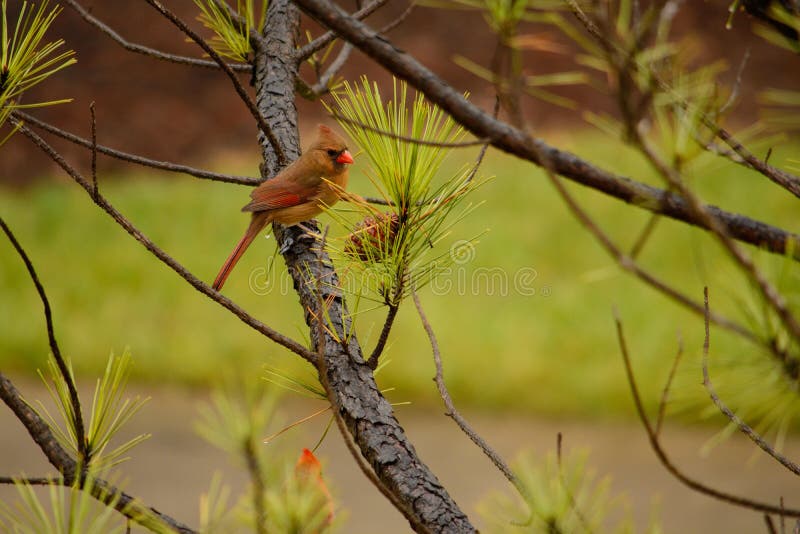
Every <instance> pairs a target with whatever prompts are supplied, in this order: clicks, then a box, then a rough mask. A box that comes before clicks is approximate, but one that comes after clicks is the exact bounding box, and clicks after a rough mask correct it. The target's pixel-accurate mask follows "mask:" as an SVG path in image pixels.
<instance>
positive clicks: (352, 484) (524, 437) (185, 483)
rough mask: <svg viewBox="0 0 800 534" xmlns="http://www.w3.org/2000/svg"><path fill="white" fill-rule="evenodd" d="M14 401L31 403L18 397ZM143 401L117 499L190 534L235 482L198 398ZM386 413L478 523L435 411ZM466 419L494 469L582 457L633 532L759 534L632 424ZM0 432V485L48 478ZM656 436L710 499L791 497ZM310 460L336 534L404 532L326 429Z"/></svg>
mask: <svg viewBox="0 0 800 534" xmlns="http://www.w3.org/2000/svg"><path fill="white" fill-rule="evenodd" d="M22 389H23V391H28V392H30V391H32V388H31V387H30V386H28V387H26V385H23V386H22ZM34 391H35V390H34ZM36 393H37V394H38V393H40V391H36ZM147 394H148V395H150V396H151V397H152V400H151V401H150V403H149V404H148V405H147V406H146V407H145V409H144V410H143V412H142V413H140V414H139V415H138V416H137V417H136V418H135V419H134V421H132V422H131V429H130V430H131V432H135V433H139V432H150V433H152V434H153V436H152V438H150V439H149V440H148V441H146V442H145V443H144V444H142V445H140V446H139V447H138V448H136V449H135V450H134V451H133V456H134V458H133V459H132V460H130V461H129V462H128V463H126V464H124V472H125V474H126V476H127V477H128V481H127V483H126V484H125V487H126V488H127V489H128V490H129V491H131V492H132V493H134V494H136V495H139V496H140V497H142V498H143V499H144V500H145V501H147V502H148V503H149V504H151V505H154V506H156V507H157V508H159V509H160V510H163V511H164V512H167V513H169V514H170V515H172V516H173V517H176V518H179V519H181V520H182V521H184V522H186V523H189V524H192V525H196V524H197V502H198V496H199V494H200V493H201V492H203V491H205V490H206V489H207V488H208V484H209V481H210V479H211V476H212V474H213V473H214V472H215V471H222V472H223V473H224V475H225V481H226V482H227V483H228V484H230V485H231V486H232V487H233V488H236V487H240V485H241V484H242V483H243V482H244V480H245V479H244V476H243V474H242V472H241V470H240V469H238V468H237V467H236V466H231V464H230V462H229V461H228V459H227V458H226V456H225V454H223V453H220V452H219V451H216V450H215V449H213V448H212V447H210V446H209V445H207V444H206V443H205V442H204V441H202V440H201V439H200V438H198V437H197V436H196V434H195V433H194V431H193V429H192V424H193V421H194V420H195V418H196V407H197V403H198V401H199V400H200V397H199V396H197V395H190V394H186V393H181V392H174V391H151V392H148V393H147ZM87 398H88V397H87ZM283 406H284V408H283V412H284V416H285V418H286V419H287V420H289V421H291V420H293V419H295V418H299V417H302V416H304V415H307V414H309V413H311V412H313V411H315V410H316V409H318V408H319V406H320V404H319V403H318V402H317V403H314V402H311V401H308V402H306V401H303V400H295V399H292V400H291V402H285V403H284V405H283ZM398 412H399V416H400V419H401V421H402V423H403V425H404V426H405V428H406V430H407V432H408V434H409V435H410V437H411V439H412V441H413V442H414V444H415V446H416V448H417V451H418V452H419V454H420V455H421V457H422V458H423V459H424V460H425V461H426V462H427V463H428V465H429V466H430V467H431V468H432V470H433V471H434V472H435V473H436V474H437V476H439V478H440V480H441V481H442V482H443V483H444V485H445V486H446V487H447V488H448V489H449V490H450V491H451V493H452V494H453V496H454V497H455V499H456V501H457V502H458V503H459V504H460V505H461V506H462V507H463V508H464V509H465V511H467V513H469V514H470V515H471V516H474V517H475V519H476V520H478V518H477V515H476V514H475V505H476V503H477V502H478V501H480V500H481V499H482V497H484V496H485V495H486V493H487V492H488V491H491V490H495V489H497V490H504V491H505V490H507V489H508V484H507V483H506V482H505V480H504V479H503V478H502V476H501V475H500V474H499V473H498V472H497V471H496V470H494V469H493V468H492V466H491V464H490V463H489V462H488V460H486V459H485V458H484V457H483V456H482V455H481V454H480V452H479V451H478V450H477V449H476V448H475V446H474V445H473V444H472V443H471V442H470V441H469V440H467V439H466V438H465V437H464V436H463V435H461V434H460V432H459V431H458V429H457V428H456V427H455V425H454V424H453V423H452V422H451V421H450V420H449V419H447V418H445V417H444V416H442V415H441V412H440V411H424V410H421V409H415V408H409V407H400V408H398ZM467 416H468V417H469V419H470V420H471V421H472V423H473V424H474V426H475V427H476V428H477V429H478V430H479V431H480V432H481V433H482V434H483V436H484V437H485V438H486V439H488V440H489V441H490V442H491V443H492V444H493V445H494V446H495V447H496V448H497V449H498V450H499V451H500V452H501V453H503V454H504V455H506V457H513V455H514V454H515V453H516V452H517V451H520V450H522V449H529V450H533V451H534V452H535V453H538V454H543V453H545V452H547V451H552V450H553V449H554V446H555V439H556V433H557V432H562V434H563V435H564V446H565V450H566V451H568V450H569V449H570V448H576V447H590V448H591V454H590V457H589V463H590V465H591V466H593V467H594V468H595V469H596V471H597V473H598V475H599V476H605V475H610V476H611V477H612V479H613V483H612V490H613V492H614V493H618V492H625V493H627V495H628V498H629V501H630V503H631V509H632V510H633V513H634V516H635V518H636V520H637V526H639V527H642V526H644V525H646V524H647V520H648V518H649V516H650V513H651V510H652V509H653V503H654V502H657V503H660V505H659V509H660V515H661V518H662V520H663V524H664V527H665V530H666V532H679V533H691V532H697V533H706V532H765V529H764V522H763V519H762V517H761V516H760V515H758V514H755V513H751V512H745V511H741V510H738V509H734V508H732V507H729V506H725V505H722V504H718V503H716V502H714V501H712V500H711V499H709V498H707V497H704V496H702V495H699V494H696V493H693V492H690V491H688V490H685V489H684V488H683V486H681V485H680V484H679V483H678V482H676V481H675V480H674V479H673V478H671V477H670V476H669V475H668V474H666V472H665V471H664V469H663V468H662V467H661V466H660V465H659V464H658V462H657V460H656V458H655V456H654V455H653V453H652V452H651V450H650V448H649V446H648V445H647V442H646V440H645V438H644V434H643V432H642V431H641V429H640V428H639V427H638V426H635V425H633V424H610V423H606V424H598V423H592V422H588V423H587V422H576V421H563V422H557V421H552V420H542V419H537V418H535V417H518V416H515V417H504V416H496V415H487V414H477V413H472V414H467ZM317 419H318V420H316V421H313V422H312V423H310V424H307V425H304V426H303V427H301V428H298V429H296V430H293V431H291V432H289V433H287V434H286V435H284V437H282V438H281V440H283V442H284V444H285V445H286V446H287V447H289V448H290V449H296V450H297V451H298V452H299V450H300V448H302V447H304V446H311V445H313V444H314V442H315V441H316V439H317V437H318V436H319V435H320V432H321V429H322V427H323V426H324V425H325V423H326V420H325V418H324V417H320V418H317ZM0 429H2V430H0V474H3V475H7V474H17V473H20V472H24V473H26V474H28V475H40V474H44V473H45V472H48V471H49V469H48V466H47V465H46V464H45V462H44V461H43V460H42V455H41V454H40V453H39V451H38V449H36V448H35V446H34V445H33V443H32V442H31V440H30V439H29V438H28V436H27V434H26V433H25V431H24V429H23V427H22V426H21V424H20V423H19V422H16V421H15V420H14V419H13V417H12V416H11V415H10V412H8V410H5V409H3V410H0ZM665 436H666V439H665V443H666V444H667V447H668V450H669V451H670V454H671V455H672V457H673V459H674V461H675V462H676V463H677V464H678V465H680V466H681V467H683V468H685V470H686V471H687V472H688V473H691V474H693V475H694V476H696V477H698V478H700V479H701V480H705V481H707V482H709V483H712V484H713V485H715V486H716V487H718V488H720V489H724V490H727V491H730V492H734V493H740V494H746V495H750V496H754V497H758V498H760V499H762V500H769V501H771V502H777V501H778V498H779V497H780V496H781V495H783V496H785V497H786V498H787V501H788V503H787V504H789V505H791V503H792V501H793V498H792V497H793V496H794V495H796V493H795V492H796V490H797V488H798V484H797V479H796V478H794V477H792V476H789V475H787V474H786V473H785V471H782V470H781V469H779V468H777V467H776V466H775V465H774V462H772V461H768V460H766V459H764V458H761V457H759V458H757V459H754V455H753V452H752V447H750V445H749V444H748V443H746V442H745V441H744V440H743V439H740V438H738V436H737V437H735V438H734V439H732V440H730V441H728V442H727V443H725V444H724V445H722V446H720V447H717V448H715V449H714V450H713V451H712V453H711V454H710V455H709V456H708V457H705V458H704V457H702V456H701V455H700V453H699V452H698V451H699V449H700V447H701V446H702V444H703V443H705V442H706V440H707V439H708V438H709V437H710V436H711V432H710V431H709V430H707V429H696V428H695V429H686V428H679V427H668V428H667V429H666V430H665ZM786 452H787V454H788V455H789V456H790V457H792V456H795V457H796V456H798V455H797V454H794V455H793V453H798V452H800V439H798V438H792V439H790V440H788V443H787V446H786ZM319 455H320V457H321V458H322V459H323V461H324V462H325V465H326V476H327V477H329V478H330V479H331V480H332V481H333V486H334V488H335V489H334V491H335V494H336V495H337V496H338V499H339V501H340V502H341V503H342V505H343V506H344V507H345V508H347V509H348V517H349V519H348V520H347V522H346V523H345V527H344V528H343V529H342V532H346V533H348V534H351V533H352V534H378V533H379V534H392V533H405V532H409V531H410V530H409V529H408V527H407V524H406V523H405V522H404V520H403V518H402V517H401V516H400V515H399V514H398V513H397V512H395V511H394V510H393V509H392V508H391V507H390V506H389V505H388V504H387V503H386V502H385V501H384V500H383V498H382V497H381V496H380V495H379V494H378V493H377V492H376V491H374V490H373V488H372V487H371V486H370V484H369V482H367V481H366V480H365V479H364V477H363V476H362V474H361V472H360V471H359V470H358V468H357V467H356V466H355V464H354V463H353V460H352V459H351V458H350V457H349V456H348V454H347V451H346V450H345V448H344V445H343V444H342V443H341V439H340V438H339V436H338V435H337V434H336V431H335V429H334V430H332V431H331V434H330V435H329V436H328V438H327V440H326V442H325V443H324V444H323V446H322V448H321V449H320V451H319ZM11 495H13V492H12V491H10V490H9V488H0V499H8V498H9V497H10V496H11ZM478 522H479V521H478Z"/></svg>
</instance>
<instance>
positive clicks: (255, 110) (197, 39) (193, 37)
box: [145, 0, 289, 166]
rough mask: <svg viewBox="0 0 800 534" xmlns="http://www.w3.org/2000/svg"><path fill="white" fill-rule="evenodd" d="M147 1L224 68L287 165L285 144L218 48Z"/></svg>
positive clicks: (168, 12)
mask: <svg viewBox="0 0 800 534" xmlns="http://www.w3.org/2000/svg"><path fill="white" fill-rule="evenodd" d="M145 1H146V2H147V3H148V4H150V5H151V6H152V7H153V8H154V9H155V10H156V11H158V12H159V13H161V14H162V15H163V16H164V17H165V18H166V19H167V20H169V21H170V22H171V23H172V24H174V25H175V26H176V27H177V28H178V29H179V30H181V31H182V32H183V33H184V34H186V36H187V37H189V38H190V39H191V40H192V41H194V42H195V43H197V44H198V45H199V46H200V48H202V49H203V50H204V51H205V53H206V54H208V55H209V56H211V59H213V60H214V61H215V62H216V63H217V64H218V65H219V66H220V67H221V68H222V70H223V72H225V74H227V75H228V78H230V80H231V83H232V84H233V88H234V89H235V90H236V93H237V94H238V95H239V98H241V100H242V102H244V104H245V106H247V109H248V110H249V111H250V114H251V115H252V116H253V118H254V119H255V120H256V122H257V123H258V127H259V128H260V129H261V131H262V132H263V133H264V135H265V136H266V137H267V139H268V140H269V144H270V145H272V149H273V150H274V151H275V155H276V156H277V158H278V161H279V162H280V164H281V165H282V166H283V165H287V164H288V163H289V160H287V159H286V154H285V152H284V151H283V146H281V144H280V142H279V141H278V138H277V137H275V133H274V132H273V131H272V128H270V126H269V124H267V120H266V119H265V118H264V116H263V115H262V114H261V112H260V111H258V108H257V107H256V104H255V102H253V99H252V98H250V95H248V94H247V90H245V88H244V86H243V85H242V82H241V81H239V78H238V77H237V76H236V73H235V72H233V69H231V68H230V67H229V66H228V64H227V63H225V61H224V60H223V59H222V58H221V57H220V55H219V54H218V53H217V52H216V50H214V49H213V48H212V47H211V45H209V44H208V43H207V42H206V41H205V39H203V38H202V37H200V36H199V35H198V34H197V33H195V32H194V31H193V30H192V29H191V28H189V26H187V25H186V23H185V22H183V21H182V20H181V19H180V18H179V17H178V16H177V15H175V14H174V13H173V12H172V11H170V10H169V9H167V8H166V7H164V6H163V5H162V4H161V3H160V2H158V1H157V0H145Z"/></svg>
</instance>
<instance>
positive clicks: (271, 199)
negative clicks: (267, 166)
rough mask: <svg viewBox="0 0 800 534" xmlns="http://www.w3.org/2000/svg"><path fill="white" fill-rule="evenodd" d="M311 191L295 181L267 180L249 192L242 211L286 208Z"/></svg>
mask: <svg viewBox="0 0 800 534" xmlns="http://www.w3.org/2000/svg"><path fill="white" fill-rule="evenodd" d="M312 194H313V191H309V190H308V188H307V187H303V186H302V185H301V184H298V183H295V182H287V181H285V180H267V181H266V182H264V183H263V184H261V185H260V186H258V187H256V188H255V189H254V190H253V191H252V193H250V198H252V199H253V200H251V201H250V203H249V204H247V205H246V206H245V207H243V208H242V211H266V210H272V209H277V208H288V207H290V206H296V205H298V204H302V203H303V202H305V201H306V200H307V199H308V197H309V196H311V195H312Z"/></svg>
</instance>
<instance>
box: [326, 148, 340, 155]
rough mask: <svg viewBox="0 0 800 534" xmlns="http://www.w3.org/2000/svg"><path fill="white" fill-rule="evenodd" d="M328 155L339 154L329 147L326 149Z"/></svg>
mask: <svg viewBox="0 0 800 534" xmlns="http://www.w3.org/2000/svg"><path fill="white" fill-rule="evenodd" d="M328 155H329V156H330V157H334V156H338V155H339V153H338V152H337V151H335V150H334V149H332V148H329V149H328Z"/></svg>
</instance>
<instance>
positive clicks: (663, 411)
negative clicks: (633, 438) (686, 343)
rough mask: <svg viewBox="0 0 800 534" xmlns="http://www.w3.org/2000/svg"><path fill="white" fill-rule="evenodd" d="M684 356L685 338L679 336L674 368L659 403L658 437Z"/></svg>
mask: <svg viewBox="0 0 800 534" xmlns="http://www.w3.org/2000/svg"><path fill="white" fill-rule="evenodd" d="M681 356H683V338H682V337H681V336H680V335H678V351H677V352H676V353H675V358H673V360H672V367H670V369H669V375H668V376H667V381H666V383H665V384H664V389H663V390H661V400H660V401H659V402H658V416H657V417H656V428H655V432H656V436H658V435H660V434H661V427H662V425H663V424H664V416H665V415H666V413H667V402H669V393H670V391H671V390H672V382H673V380H675V374H676V373H677V371H678V364H679V363H680V361H681Z"/></svg>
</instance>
